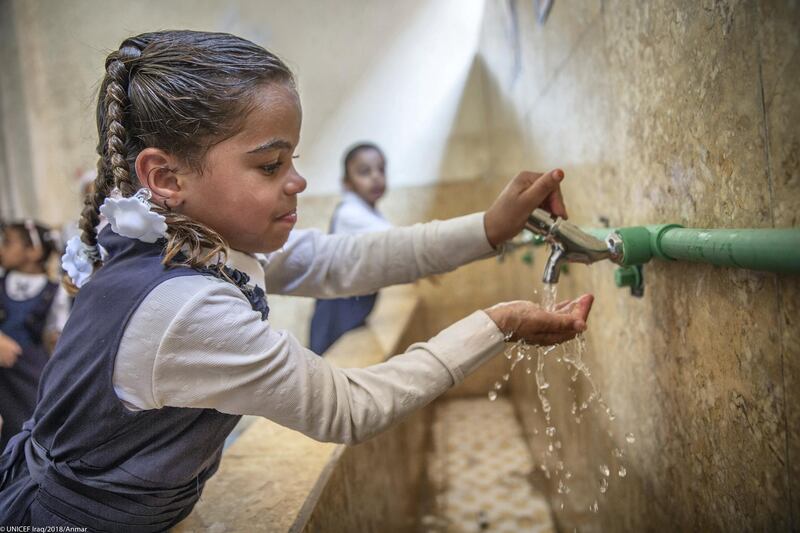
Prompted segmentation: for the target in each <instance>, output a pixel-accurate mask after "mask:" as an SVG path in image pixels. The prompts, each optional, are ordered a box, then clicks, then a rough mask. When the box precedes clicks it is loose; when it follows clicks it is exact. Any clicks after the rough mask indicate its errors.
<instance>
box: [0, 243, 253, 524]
mask: <svg viewBox="0 0 800 533" xmlns="http://www.w3.org/2000/svg"><path fill="white" fill-rule="evenodd" d="M99 240H100V243H101V244H102V245H103V246H104V247H105V248H106V249H107V250H108V252H109V259H108V261H107V262H106V264H105V265H104V266H103V267H102V268H101V269H99V270H98V271H97V272H96V273H95V274H94V275H93V276H92V278H91V279H90V280H89V282H88V283H87V284H86V285H85V286H84V287H83V288H82V289H81V291H80V292H79V293H78V296H77V298H76V299H75V305H74V307H73V310H72V313H71V315H70V318H69V320H68V321H67V324H66V326H65V328H64V331H63V333H62V335H61V338H60V340H59V343H58V348H57V349H56V352H55V353H54V354H53V357H52V358H51V360H50V362H49V363H48V365H47V367H46V368H45V370H44V373H43V375H42V380H41V385H40V387H39V397H38V403H37V406H36V410H35V412H34V415H33V417H32V418H31V419H29V420H28V421H27V422H25V425H24V427H23V430H22V432H21V433H19V434H18V435H16V436H15V437H14V438H12V439H11V442H10V443H9V444H8V446H7V447H6V449H5V452H4V454H3V455H2V456H1V457H0V524H3V525H6V526H8V525H12V524H15V525H16V524H19V525H31V526H53V525H57V526H73V527H74V526H78V527H86V528H88V530H90V531H115V532H116V531H120V532H137V533H138V532H142V533H147V532H154V531H164V530H166V529H168V528H170V527H171V526H173V525H175V524H177V523H178V522H179V521H181V520H182V519H183V518H185V517H186V516H187V515H188V514H189V513H190V512H191V510H192V508H193V506H194V505H195V503H196V502H197V500H198V499H199V497H200V494H201V492H202V490H203V487H204V485H205V482H206V481H207V480H208V479H209V478H210V477H211V476H212V475H213V474H214V472H215V471H216V470H217V467H218V465H219V461H220V458H221V455H222V448H223V444H224V442H225V438H226V437H227V436H228V434H229V433H230V432H231V430H232V429H233V427H234V426H235V425H236V423H237V421H238V420H239V419H240V417H239V416H234V415H229V414H224V413H221V412H218V411H216V410H214V409H191V408H177V407H164V408H162V409H153V410H145V411H130V410H128V409H127V408H126V407H125V406H124V405H123V404H122V403H121V401H120V400H119V399H118V397H117V395H116V393H115V392H114V387H113V383H112V379H113V372H114V361H115V358H116V354H117V350H118V348H119V344H120V341H121V339H122V335H123V332H124V331H125V327H126V325H127V323H128V321H129V320H130V318H131V316H132V315H133V313H134V312H135V311H136V309H137V308H138V307H139V305H140V303H141V302H142V300H143V299H144V298H145V297H146V296H147V295H148V294H149V293H150V291H151V290H153V288H155V287H156V286H157V285H159V284H160V283H162V282H164V281H166V280H168V279H171V278H174V277H178V276H192V275H200V274H201V272H199V271H197V270H193V269H190V268H182V267H178V268H170V269H167V268H165V267H164V266H163V265H162V264H161V259H162V257H161V253H162V246H161V245H160V244H155V245H153V244H147V243H143V242H140V241H138V240H133V239H127V238H124V237H120V236H118V235H116V234H114V233H112V232H111V231H110V228H106V229H104V230H103V231H102V232H101V234H100V239H99ZM226 272H227V270H226ZM233 272H236V273H238V271H233ZM238 274H241V273H238ZM241 276H243V277H244V279H239V280H237V281H236V283H237V285H239V282H240V281H243V282H245V283H246V281H247V278H246V276H245V275H243V274H241ZM241 287H242V285H240V288H241ZM242 291H243V292H245V289H244V288H242ZM260 295H261V296H263V292H261V293H260ZM248 298H249V297H248ZM262 300H263V298H262ZM251 301H252V300H251ZM263 307H264V309H261V311H262V317H264V318H266V312H267V311H268V309H266V301H265V300H264V302H263ZM255 308H256V305H255V304H254V309H255Z"/></svg>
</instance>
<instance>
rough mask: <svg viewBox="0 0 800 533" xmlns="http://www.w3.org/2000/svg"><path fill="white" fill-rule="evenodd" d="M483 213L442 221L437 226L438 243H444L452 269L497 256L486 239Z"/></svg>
mask: <svg viewBox="0 0 800 533" xmlns="http://www.w3.org/2000/svg"><path fill="white" fill-rule="evenodd" d="M483 215H484V214H483V212H481V213H472V214H471V215H464V216H461V217H456V218H451V219H448V220H443V221H441V223H440V226H439V235H438V237H439V242H442V243H445V244H444V245H443V246H442V248H443V250H444V251H446V254H447V261H448V262H449V263H450V264H451V265H452V268H456V267H459V266H461V265H464V264H467V263H470V262H472V261H475V260H476V259H484V258H486V257H491V256H493V255H497V250H495V249H494V248H492V245H491V244H490V243H489V239H488V238H487V237H486V229H485V227H484V225H483Z"/></svg>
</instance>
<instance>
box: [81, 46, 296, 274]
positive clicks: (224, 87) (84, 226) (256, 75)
mask: <svg viewBox="0 0 800 533" xmlns="http://www.w3.org/2000/svg"><path fill="white" fill-rule="evenodd" d="M105 70H106V75H105V77H104V79H103V81H102V83H101V85H100V91H99V95H98V99H97V133H98V137H99V142H98V144H97V154H98V156H99V159H98V161H97V178H96V179H95V188H94V189H95V190H94V194H90V195H87V197H86V199H85V203H84V207H83V211H82V213H81V220H80V223H79V226H80V229H81V240H82V241H83V242H84V243H85V244H86V245H88V246H90V247H94V246H96V245H97V232H96V229H95V228H96V227H97V225H98V223H99V220H100V218H99V217H100V215H99V208H100V206H101V205H102V203H103V202H104V201H105V199H106V198H107V197H108V196H109V195H110V194H111V192H112V191H113V190H114V189H118V190H119V191H120V193H121V194H122V196H124V197H129V196H133V195H134V194H135V193H136V191H137V190H138V189H139V188H140V187H141V185H140V183H139V179H138V178H137V176H136V170H135V162H136V157H137V156H138V155H139V153H140V152H141V151H142V150H143V149H145V148H147V147H158V148H162V149H164V150H166V151H168V152H170V153H171V154H173V155H175V156H177V157H178V158H180V160H182V161H184V162H185V163H186V164H187V165H190V166H191V167H192V168H195V169H198V170H201V169H202V163H203V157H204V156H205V153H206V152H207V150H208V149H209V148H210V147H211V146H213V145H214V144H216V143H218V142H221V141H222V140H224V139H226V138H229V137H231V136H233V135H235V134H236V133H237V132H238V131H240V129H241V127H242V122H243V119H244V117H245V116H247V113H248V112H249V110H250V109H252V106H253V105H254V102H253V96H254V94H255V93H256V92H257V90H258V89H260V88H262V87H263V86H265V85H267V84H272V83H283V84H287V85H289V86H291V87H294V77H293V75H292V73H291V71H290V70H289V68H288V67H287V66H286V65H285V64H284V63H283V62H282V61H281V60H280V59H279V58H278V57H276V56H275V55H273V54H272V53H270V52H268V51H267V50H265V49H264V48H262V47H260V46H258V45H256V44H254V43H252V42H250V41H247V40H246V39H242V38H240V37H236V36H233V35H229V34H225V33H210V32H197V31H160V32H152V33H144V34H141V35H137V36H135V37H131V38H129V39H126V40H125V41H123V42H122V44H121V45H120V47H119V49H118V50H116V51H114V52H111V53H110V54H109V55H108V57H107V58H106V62H105ZM154 210H155V211H156V212H159V213H160V214H162V215H164V217H165V218H166V222H167V245H166V249H165V253H164V260H163V261H164V264H165V265H176V264H180V265H186V266H191V267H195V268H197V267H201V266H203V265H205V264H206V263H207V262H209V261H211V260H213V259H214V258H216V259H217V261H222V260H224V257H225V254H226V250H227V244H226V242H225V241H224V239H223V238H222V236H221V235H219V233H217V232H216V231H214V230H213V229H211V228H209V227H207V226H205V225H203V224H201V223H199V222H197V221H194V220H192V219H190V218H188V217H186V216H183V215H180V214H178V213H174V212H172V211H169V210H168V209H164V208H161V207H155V208H154ZM95 267H99V264H96V265H95Z"/></svg>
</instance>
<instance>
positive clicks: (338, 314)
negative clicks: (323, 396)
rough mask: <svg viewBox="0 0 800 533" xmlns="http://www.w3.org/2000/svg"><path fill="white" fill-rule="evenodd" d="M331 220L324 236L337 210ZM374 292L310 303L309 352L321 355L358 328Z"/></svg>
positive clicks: (372, 300) (376, 297) (337, 209)
mask: <svg viewBox="0 0 800 533" xmlns="http://www.w3.org/2000/svg"><path fill="white" fill-rule="evenodd" d="M341 206H342V204H339V205H337V206H336V210H335V211H334V212H333V216H332V217H331V224H330V227H329V228H328V233H333V223H334V221H335V220H336V217H337V216H338V214H339V208H340V207H341ZM377 300H378V293H374V294H367V295H365V296H351V297H349V298H329V299H325V300H317V301H316V302H315V303H314V313H313V314H312V315H311V326H310V328H309V329H310V334H309V348H311V351H312V352H314V353H316V354H318V355H322V354H323V353H325V351H326V350H327V349H328V348H330V347H331V346H332V345H333V343H334V342H336V341H337V340H339V337H341V336H342V335H344V334H345V333H347V332H348V331H350V330H353V329H356V328H360V327H361V326H363V325H364V324H366V322H367V317H368V316H369V314H370V313H371V312H372V308H373V307H375V302H376V301H377Z"/></svg>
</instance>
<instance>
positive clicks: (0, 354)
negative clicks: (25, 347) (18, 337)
mask: <svg viewBox="0 0 800 533" xmlns="http://www.w3.org/2000/svg"><path fill="white" fill-rule="evenodd" d="M21 354H22V348H20V346H19V344H17V342H16V341H15V340H14V339H12V338H11V337H9V336H8V335H5V334H3V333H0V367H3V368H11V367H12V366H14V365H15V364H17V358H18V357H19V356H20V355H21Z"/></svg>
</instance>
